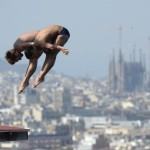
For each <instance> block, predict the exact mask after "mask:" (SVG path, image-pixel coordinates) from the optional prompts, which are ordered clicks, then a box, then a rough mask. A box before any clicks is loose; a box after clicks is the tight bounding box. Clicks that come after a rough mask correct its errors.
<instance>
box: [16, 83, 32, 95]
mask: <svg viewBox="0 0 150 150" xmlns="http://www.w3.org/2000/svg"><path fill="white" fill-rule="evenodd" d="M28 85H29V82H25V83H21V84H20V85H19V88H18V94H20V93H22V92H23V90H24V89H25V88H26V87H27V86H28Z"/></svg>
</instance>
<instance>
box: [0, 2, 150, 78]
mask: <svg viewBox="0 0 150 150" xmlns="http://www.w3.org/2000/svg"><path fill="white" fill-rule="evenodd" d="M0 18H1V21H0V41H1V42H0V50H1V57H0V58H2V59H4V56H5V51H6V50H8V49H11V48H12V46H13V43H14V41H15V40H16V38H17V37H18V36H19V35H20V34H22V33H25V32H28V31H31V30H35V29H41V28H44V27H46V26H48V25H50V24H59V25H62V26H65V27H66V28H68V29H69V31H70V34H71V37H70V39H69V41H68V42H67V44H66V45H65V47H66V48H68V49H69V51H70V54H69V55H68V56H64V55H63V54H62V53H59V54H58V57H57V61H56V64H55V66H54V68H53V70H54V71H56V72H59V73H64V74H67V75H71V76H89V77H96V78H102V77H107V75H108V62H109V57H110V54H111V53H112V49H114V50H115V53H116V55H117V54H118V48H119V43H120V33H121V35H122V38H121V42H122V44H121V46H122V50H123V53H124V54H125V57H126V60H127V59H128V57H129V55H130V54H131V53H132V51H133V49H134V47H136V50H137V55H138V51H139V49H142V50H143V53H144V54H145V55H146V59H147V60H148V59H149V56H150V54H149V53H150V42H149V40H148V38H149V37H150V0H0ZM120 26H122V32H119V31H120V30H119V27H120ZM44 57H45V56H44V54H43V56H42V57H41V58H40V60H39V64H38V65H42V63H43V60H44ZM19 63H28V60H26V59H25V58H23V61H22V62H18V64H19ZM148 63H149V62H147V64H148ZM149 64H150V63H149ZM149 68H150V67H149Z"/></svg>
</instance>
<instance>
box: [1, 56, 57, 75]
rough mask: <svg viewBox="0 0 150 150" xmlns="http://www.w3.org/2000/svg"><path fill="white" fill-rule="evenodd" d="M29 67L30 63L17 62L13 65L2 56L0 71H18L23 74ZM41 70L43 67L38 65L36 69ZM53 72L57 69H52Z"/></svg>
mask: <svg viewBox="0 0 150 150" xmlns="http://www.w3.org/2000/svg"><path fill="white" fill-rule="evenodd" d="M27 67H28V64H19V63H16V64H15V65H11V64H9V63H8V62H7V61H5V60H3V59H1V58H0V72H7V71H14V72H18V73H20V74H22V73H26V69H27ZM40 70H41V67H40V66H38V67H37V69H36V71H38V72H39V71H40ZM51 73H55V71H54V70H51Z"/></svg>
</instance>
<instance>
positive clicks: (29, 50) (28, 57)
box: [24, 45, 33, 59]
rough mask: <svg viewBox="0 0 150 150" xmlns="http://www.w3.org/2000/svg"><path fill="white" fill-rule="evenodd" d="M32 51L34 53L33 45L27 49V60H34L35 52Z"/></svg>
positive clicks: (25, 52)
mask: <svg viewBox="0 0 150 150" xmlns="http://www.w3.org/2000/svg"><path fill="white" fill-rule="evenodd" d="M32 51H33V46H32V45H31V46H28V47H26V48H25V50H24V54H25V56H26V58H27V59H31V58H32V56H33V52H32Z"/></svg>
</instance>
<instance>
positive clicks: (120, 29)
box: [100, 25, 133, 49]
mask: <svg viewBox="0 0 150 150" xmlns="http://www.w3.org/2000/svg"><path fill="white" fill-rule="evenodd" d="M100 28H106V29H117V30H118V31H119V49H122V32H123V30H124V29H129V30H133V27H132V26H123V25H119V26H109V25H104V26H100Z"/></svg>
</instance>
